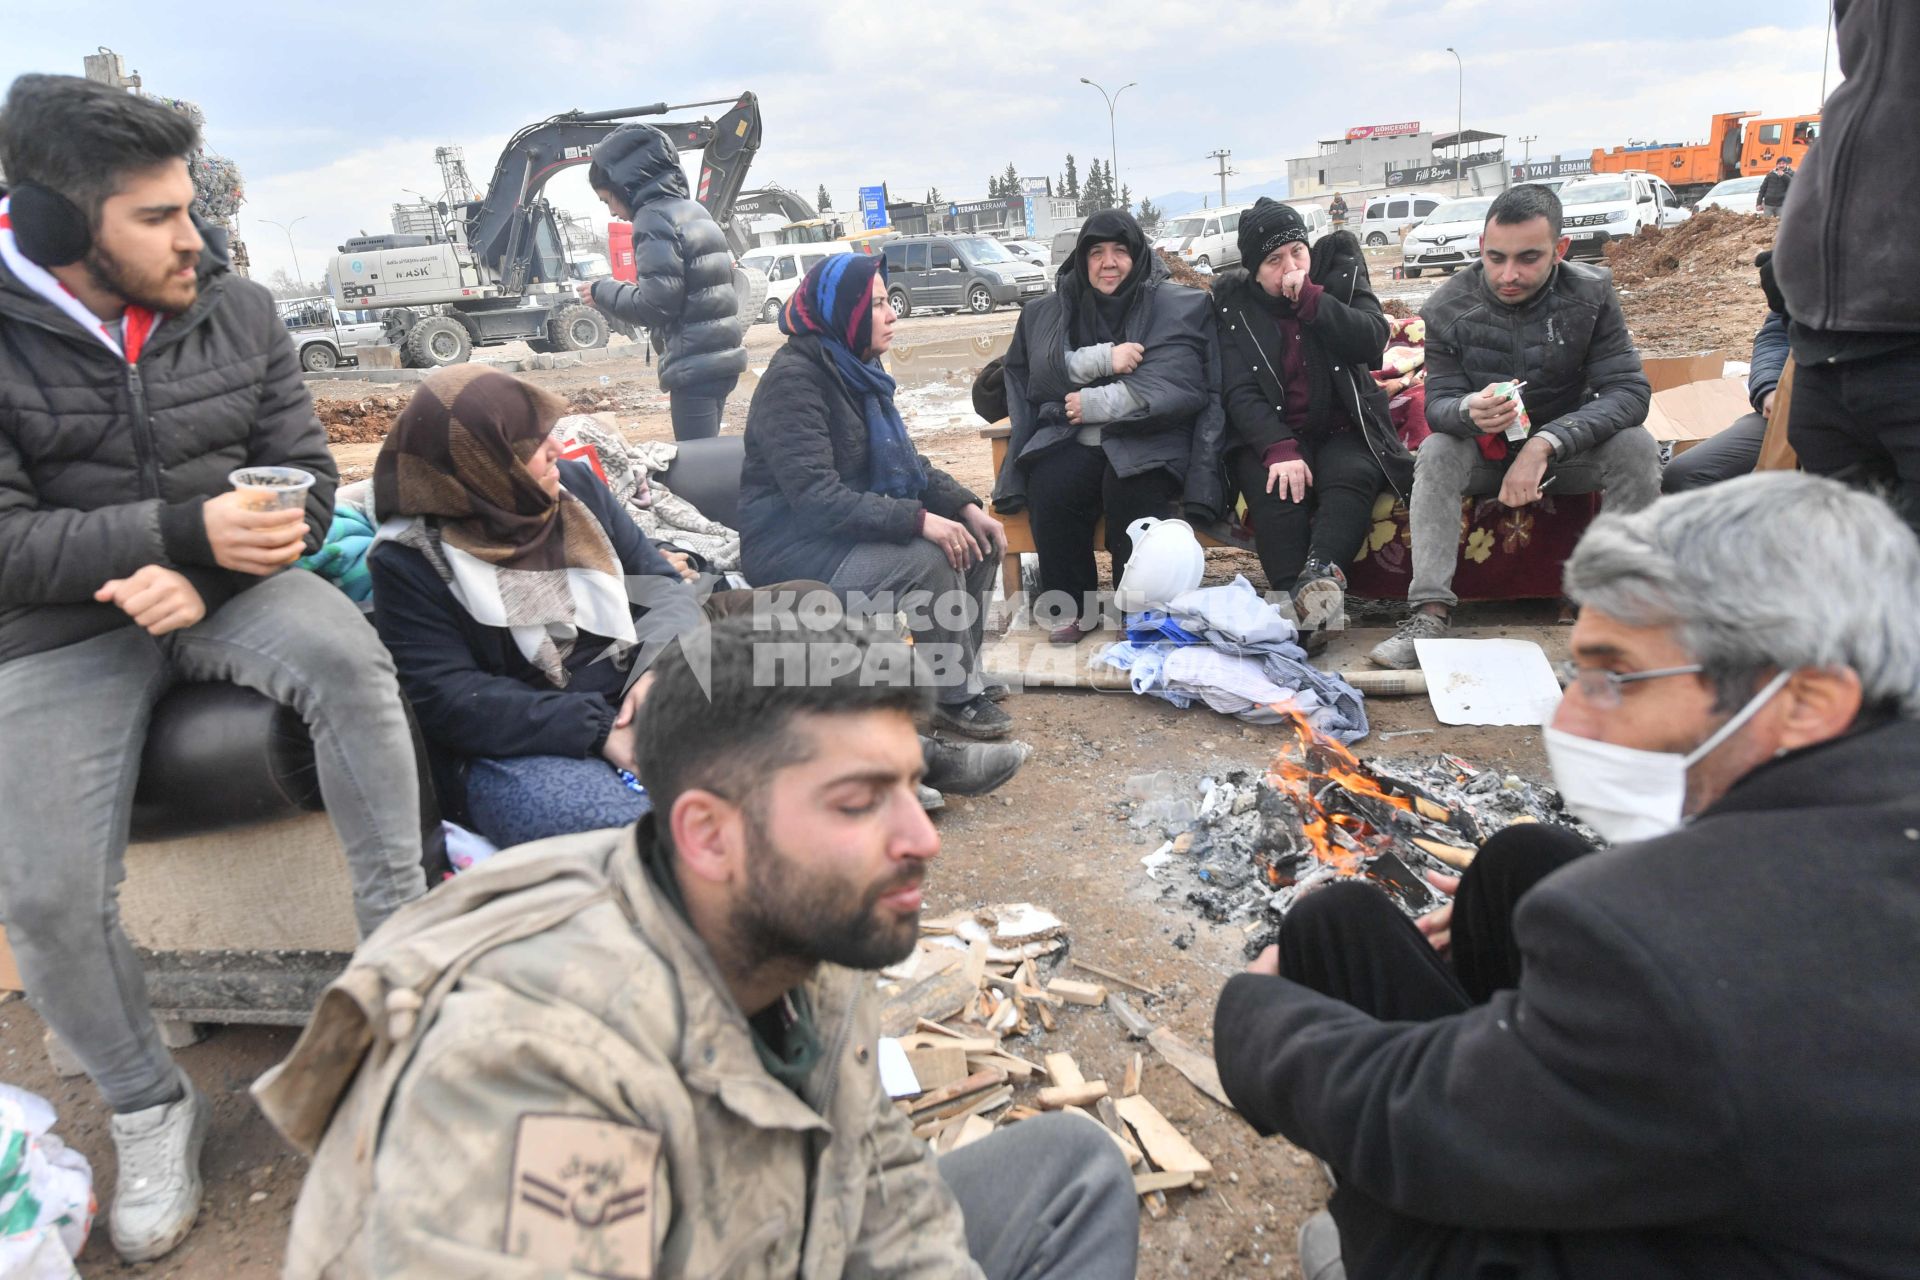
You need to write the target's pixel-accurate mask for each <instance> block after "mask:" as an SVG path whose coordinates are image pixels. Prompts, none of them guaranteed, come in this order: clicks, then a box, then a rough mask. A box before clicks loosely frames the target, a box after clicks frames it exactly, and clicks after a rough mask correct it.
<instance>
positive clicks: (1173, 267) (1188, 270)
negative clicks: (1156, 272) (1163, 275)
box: [1154, 249, 1213, 293]
mask: <svg viewBox="0 0 1920 1280" xmlns="http://www.w3.org/2000/svg"><path fill="white" fill-rule="evenodd" d="M1154 252H1155V253H1157V254H1159V255H1160V261H1162V262H1164V263H1166V264H1167V270H1168V272H1169V273H1171V274H1172V276H1173V282H1174V283H1175V284H1184V285H1186V286H1187V287H1188V288H1189V289H1205V290H1206V291H1207V292H1208V293H1212V292H1213V277H1212V276H1208V275H1201V274H1200V273H1199V272H1198V271H1195V270H1194V269H1193V268H1192V267H1190V266H1188V265H1187V263H1186V260H1185V259H1183V258H1182V257H1181V256H1180V255H1179V254H1177V253H1168V252H1167V251H1166V250H1165V249H1155V250H1154Z"/></svg>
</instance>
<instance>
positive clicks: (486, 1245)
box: [255, 618, 1138, 1280]
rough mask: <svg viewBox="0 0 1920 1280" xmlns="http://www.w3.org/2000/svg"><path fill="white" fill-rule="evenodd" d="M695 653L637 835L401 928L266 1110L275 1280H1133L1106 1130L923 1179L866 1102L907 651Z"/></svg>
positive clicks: (282, 1076) (915, 695) (917, 1161)
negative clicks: (301, 1170) (275, 1154)
mask: <svg viewBox="0 0 1920 1280" xmlns="http://www.w3.org/2000/svg"><path fill="white" fill-rule="evenodd" d="M709 634H710V636H711V647H710V649H709V650H707V651H706V652H705V653H704V654H702V652H701V649H700V647H699V646H698V645H697V644H696V645H692V646H689V648H690V650H691V651H692V652H693V654H694V658H693V659H692V660H690V659H689V657H688V656H687V652H688V651H687V650H676V651H674V652H673V653H671V654H668V655H666V656H665V657H663V658H662V659H661V660H660V662H658V663H657V664H656V666H655V668H654V680H655V683H654V686H653V688H652V690H651V692H650V693H649V694H648V695H647V698H646V701H645V703H644V705H643V709H642V712H641V716H640V720H639V725H640V728H639V731H638V747H639V750H638V759H639V763H640V766H641V775H642V777H644V778H645V779H646V781H647V783H648V785H649V789H650V791H651V793H652V796H653V800H654V803H655V806H656V807H655V811H654V813H653V814H651V815H649V816H648V817H647V818H646V819H644V820H643V821H642V822H641V823H640V824H639V826H638V827H635V828H626V829H622V830H615V831H599V832H591V833H587V834H584V835H578V836H569V837H563V838H560V839H555V840H548V841H543V842H540V843H538V844H533V845H527V846H523V847H521V848H520V849H517V850H513V851H510V852H508V853H506V854H503V855H501V856H499V857H496V858H494V859H493V860H491V861H489V862H488V863H486V864H485V865H483V866H482V867H480V868H477V869H476V870H474V871H472V872H469V873H467V874H466V875H464V876H462V877H460V878H459V879H458V880H455V881H453V882H451V883H449V884H446V885H444V886H442V887H441V888H440V889H439V890H438V891H437V892H435V893H432V894H430V895H428V897H427V898H426V899H424V900H422V901H420V902H418V903H416V904H414V905H413V906H411V907H409V908H407V909H405V910H403V911H402V912H400V913H399V914H398V915H396V916H395V917H394V918H393V920H392V921H391V923H390V924H389V925H388V926H386V927H384V928H382V929H381V930H380V931H379V932H378V933H377V934H375V935H374V936H373V937H372V938H370V939H369V940H368V942H367V943H366V945H365V946H363V947H362V948H361V950H360V952H359V954H358V955H357V956H356V957H355V960H354V962H353V964H352V966H351V967H350V968H349V969H348V970H347V972H346V973H345V974H344V975H342V976H341V978H340V979H339V980H338V981H336V982H335V983H334V984H333V985H332V986H331V987H330V988H329V989H328V990H327V993H326V995H325V996H324V997H323V998H322V1000H321V1004H320V1007H319V1009H318V1011H317V1013H316V1015H315V1017H314V1020H313V1022H312V1024H311V1025H310V1026H309V1027H308V1029H307V1032H306V1034H305V1035H303V1036H302V1038H301V1040H300V1043H299V1045H298V1046H296V1048H295V1049H294V1052H293V1054H292V1055H291V1056H290V1057H289V1058H288V1060H287V1061H286V1062H285V1063H283V1064H281V1065H280V1066H279V1067H277V1068H275V1069H274V1070H273V1071H272V1072H270V1073H269V1074H268V1075H267V1076H265V1077H263V1078H262V1080H261V1081H260V1083H259V1084H258V1085H257V1086H256V1088H255V1092H256V1094H257V1096H258V1097H259V1099H260V1102H261V1105H262V1107H263V1108H264V1109H265V1111H266V1113H267V1115H268V1116H269V1117H270V1118H271V1119H272V1120H273V1121H274V1123H275V1124H276V1125H277V1126H278V1127H279V1128H280V1130H281V1132H282V1133H284V1134H285V1135H286V1136H287V1137H288V1138H289V1140H291V1141H292V1142H293V1143H294V1144H295V1145H296V1146H298V1147H299V1148H300V1149H301V1150H303V1151H306V1152H309V1153H311V1154H312V1156H313V1167H312V1170H311V1172H310V1173H309V1175H308V1178H307V1182H306V1186H305V1187H304V1189H303V1190H302V1193H301V1197H300V1203H299V1206H298V1208H297V1210H296V1212H295V1215H294V1224H293V1234H292V1238H291V1240H290V1242H289V1245H288V1255H287V1267H286V1274H287V1275H288V1276H290V1277H342V1278H344V1277H363V1276H436V1277H438V1276H481V1275H484V1276H489V1277H525V1278H529V1280H530V1278H531V1277H536V1276H537V1277H542V1278H547V1277H559V1276H568V1277H575V1276H577V1277H583V1278H584V1277H589V1276H592V1277H607V1278H612V1280H651V1278H652V1277H656V1276H658V1277H680V1276H701V1277H705V1276H727V1277H761V1276H765V1277H773V1276H781V1277H823V1278H824V1277H841V1276H848V1277H852V1276H862V1277H867V1276H875V1277H878V1276H889V1277H956V1278H957V1277H980V1276H989V1277H996V1278H997V1277H1021V1278H1023V1280H1026V1278H1036V1280H1037V1278H1039V1277H1050V1278H1058V1280H1068V1278H1069V1277H1071V1278H1072V1280H1105V1278H1106V1277H1131V1276H1132V1275H1133V1274H1134V1266H1135V1258H1136V1253H1137V1246H1138V1209H1137V1202H1136V1200H1135V1198H1134V1194H1133V1186H1132V1181H1131V1179H1130V1177H1129V1176H1128V1172H1127V1169H1126V1167H1125V1164H1124V1162H1123V1161H1122V1160H1120V1158H1119V1156H1118V1153H1117V1151H1116V1149H1115V1148H1114V1146H1113V1143H1112V1142H1111V1141H1110V1140H1109V1139H1108V1138H1107V1137H1106V1136H1105V1134H1104V1133H1102V1132H1101V1131H1100V1130H1099V1128H1098V1127H1097V1126H1094V1125H1090V1124H1087V1123H1085V1122H1084V1121H1082V1120H1078V1119H1074V1118H1072V1117H1049V1118H1045V1119H1039V1120H1030V1121H1027V1122H1025V1123H1022V1124H1019V1125H1016V1126H1013V1127H1012V1128H1010V1129H1007V1130H1004V1131H1002V1132H1001V1133H998V1134H995V1135H994V1136H992V1137H990V1138H988V1139H985V1140H983V1141H981V1142H978V1143H975V1144H973V1145H972V1146H970V1147H968V1148H966V1149H965V1150H963V1151H959V1152H956V1153H954V1154H952V1155H949V1156H947V1157H945V1158H942V1159H938V1160H936V1159H935V1158H934V1156H933V1155H932V1154H931V1152H930V1151H929V1150H928V1149H927V1147H926V1146H925V1145H924V1144H923V1143H921V1142H920V1141H919V1140H918V1139H916V1138H915V1137H914V1136H913V1134H912V1132H911V1129H910V1126H909V1125H908V1123H907V1121H906V1119H905V1118H904V1117H903V1116H902V1115H901V1114H900V1113H899V1111H898V1110H896V1109H895V1107H894V1106H893V1104H892V1103H891V1101H890V1100H889V1099H888V1097H887V1095H886V1093H885V1091H884V1090H883V1089H882V1087H881V1085H880V1081H879V1077H878V1073H877V1069H876V1066H875V1053H876V1048H875V1045H876V1036H877V1029H876V1015H875V1001H874V998H873V992H872V988H873V979H872V978H871V977H869V976H868V975H867V974H866V973H864V972H861V971H862V970H870V969H877V968H880V967H882V966H884V965H887V964H890V963H892V962H894V961H895V960H898V959H902V958H904V957H905V956H906V954H907V953H908V952H909V951H911V949H912V948H913V946H914V943H915V939H916V937H917V935H918V927H919V915H920V900H921V882H922V879H923V877H924V875H925V873H926V869H927V864H928V863H929V861H930V860H931V859H932V858H933V857H934V856H935V855H936V854H937V853H938V851H939V847H940V841H939V837H938V836H937V835H936V834H935V832H934V829H933V827H932V825H931V824H930V823H929V822H928V820H927V817H926V815H925V813H924V812H923V811H922V810H921V808H920V805H919V802H918V800H917V798H916V794H915V781H916V779H917V778H918V776H919V774H920V772H921V767H922V766H921V754H920V744H919V740H918V738H917V737H916V735H915V732H914V717H915V715H916V714H919V713H921V712H923V711H924V709H925V697H926V686H925V685H924V684H922V685H919V686H915V685H914V684H913V683H912V682H911V677H910V673H911V670H912V663H913V659H912V656H911V653H910V651H909V650H907V649H906V648H905V647H904V646H899V645H896V644H892V643H886V642H879V641H869V640H867V639H865V638H863V637H859V636H856V635H854V634H852V633H850V632H848V631H846V630H844V629H841V628H837V627H836V628H832V629H829V630H823V631H808V632H802V633H797V634H795V633H787V634H785V635H775V634H773V633H771V632H769V631H766V630H756V629H755V625H754V620H753V619H751V618H741V619H734V620H729V621H726V622H722V623H720V624H717V625H716V626H715V627H714V628H713V630H712V631H711V633H709ZM702 663H704V664H705V665H706V666H707V668H708V669H707V671H706V672H705V673H704V674H705V677H706V683H707V688H708V689H710V693H709V692H706V691H703V689H702V680H701V679H700V678H699V677H697V676H696V673H695V669H694V668H695V667H696V666H698V665H701V664H702Z"/></svg>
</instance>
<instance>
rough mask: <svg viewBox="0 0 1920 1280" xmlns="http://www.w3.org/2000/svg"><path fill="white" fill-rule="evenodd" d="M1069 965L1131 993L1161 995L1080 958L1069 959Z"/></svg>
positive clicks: (1150, 988)
mask: <svg viewBox="0 0 1920 1280" xmlns="http://www.w3.org/2000/svg"><path fill="white" fill-rule="evenodd" d="M1067 963H1068V964H1070V965H1072V966H1073V967H1074V968H1076V969H1085V970H1086V971H1087V972H1088V973H1091V974H1095V975H1097V976H1099V977H1102V978H1105V979H1106V980H1107V981H1108V982H1111V983H1113V984H1114V985H1116V986H1121V987H1125V988H1126V989H1127V990H1129V991H1138V992H1139V993H1140V994H1141V995H1143V996H1158V995H1159V994H1160V993H1159V992H1158V991H1155V990H1154V989H1153V988H1152V987H1143V986H1141V985H1140V984H1139V983H1137V982H1135V981H1134V980H1133V979H1131V978H1126V977H1122V976H1121V975H1120V974H1117V973H1115V972H1114V971H1113V970H1111V969H1102V968H1101V967H1100V966H1099V965H1097V964H1089V963H1088V962H1087V961H1085V960H1082V959H1080V958H1079V957H1078V956H1072V957H1069V958H1068V960H1067Z"/></svg>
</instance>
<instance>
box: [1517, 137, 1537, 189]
mask: <svg viewBox="0 0 1920 1280" xmlns="http://www.w3.org/2000/svg"><path fill="white" fill-rule="evenodd" d="M1517 141H1518V142H1519V143H1520V146H1521V152H1520V176H1521V178H1522V179H1525V178H1526V177H1528V176H1529V175H1528V173H1527V166H1528V165H1529V164H1530V163H1531V162H1532V160H1533V144H1534V143H1536V142H1538V141H1540V135H1539V134H1537V133H1527V134H1522V135H1521V136H1520V137H1519V138H1518V139H1517Z"/></svg>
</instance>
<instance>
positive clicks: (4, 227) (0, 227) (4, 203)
mask: <svg viewBox="0 0 1920 1280" xmlns="http://www.w3.org/2000/svg"><path fill="white" fill-rule="evenodd" d="M12 205H13V201H12V200H11V199H0V262H5V263H6V264H7V270H9V271H11V272H12V273H13V274H14V276H15V277H16V278H17V279H19V281H20V282H21V283H22V284H24V285H26V286H27V287H28V288H29V289H31V290H33V291H34V292H35V293H37V294H39V295H40V296H41V297H43V298H45V299H46V300H47V301H48V302H51V303H52V304H53V305H54V306H56V307H58V308H60V310H61V311H63V312H65V313H66V315H67V316H68V318H69V319H71V320H72V321H73V322H74V323H75V324H77V325H79V326H80V327H81V328H82V329H84V330H86V331H87V332H88V333H90V334H92V335H93V336H94V337H96V338H98V339H100V341H101V343H102V344H103V345H104V346H105V347H106V348H107V350H109V351H111V352H113V354H115V355H117V356H119V357H121V358H122V359H124V360H125V361H126V362H127V363H128V364H136V363H138V362H139V360H140V351H141V348H142V347H144V346H146V343H147V339H148V338H149V337H150V336H152V334H153V331H154V329H156V328H157V327H159V324H160V314H159V313H158V312H155V311H149V310H147V309H146V308H145V307H141V306H135V305H134V304H133V303H128V304H127V310H126V316H125V325H124V328H125V333H126V336H125V339H124V340H123V339H122V338H121V336H120V334H118V333H116V332H115V330H114V326H112V325H110V324H108V323H107V322H106V321H104V320H102V319H101V318H100V317H99V316H96V315H95V314H93V312H91V311H89V310H87V308H86V305H85V304H84V303H82V302H81V301H80V299H78V298H76V297H74V296H73V291H72V290H71V289H69V288H67V286H65V285H64V284H61V283H60V281H59V280H58V279H56V278H55V277H54V274H53V273H52V272H51V271H48V270H47V269H46V268H45V267H43V266H41V265H40V264H39V263H37V262H34V261H31V260H30V259H29V258H28V257H27V255H26V254H24V253H22V252H20V246H19V245H18V244H17V243H15V241H14V236H13V219H12V217H11V216H10V214H9V210H10V209H11V208H12Z"/></svg>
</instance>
